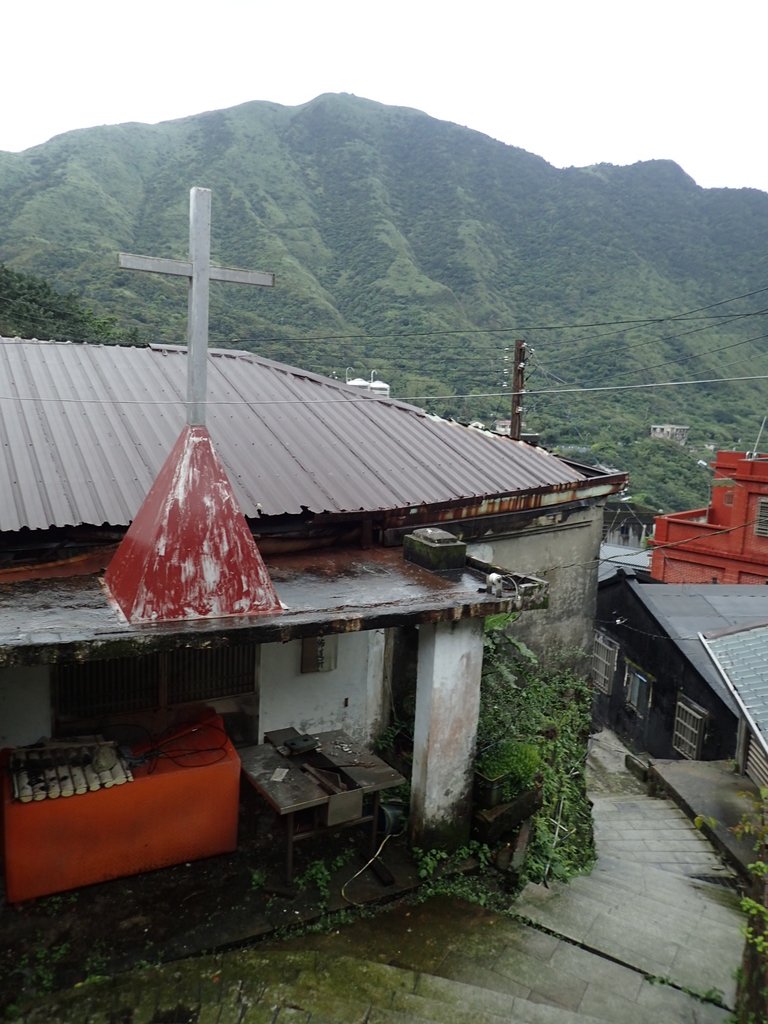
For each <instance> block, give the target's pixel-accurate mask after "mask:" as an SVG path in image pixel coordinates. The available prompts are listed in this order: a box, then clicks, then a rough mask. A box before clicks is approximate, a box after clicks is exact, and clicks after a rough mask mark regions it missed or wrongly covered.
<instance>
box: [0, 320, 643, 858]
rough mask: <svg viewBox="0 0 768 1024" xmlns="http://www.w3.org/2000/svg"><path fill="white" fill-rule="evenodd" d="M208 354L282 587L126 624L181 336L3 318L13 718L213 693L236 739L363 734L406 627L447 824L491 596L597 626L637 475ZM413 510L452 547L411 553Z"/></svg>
mask: <svg viewBox="0 0 768 1024" xmlns="http://www.w3.org/2000/svg"><path fill="white" fill-rule="evenodd" d="M207 364H208V396H207V406H208V415H207V422H208V429H209V432H210V436H211V439H212V441H213V445H214V447H215V449H216V452H217V453H218V457H219V458H220V460H221V463H222V465H223V466H224V468H225V470H226V474H227V476H228V478H229V480H230V482H231V484H232V489H233V492H234V495H235V497H236V500H237V503H238V505H239V508H240V510H241V511H242V514H243V515H244V517H245V520H246V522H247V524H248V527H249V529H250V531H251V533H252V534H253V536H254V538H255V539H256V542H257V546H258V550H259V552H260V553H261V556H262V557H263V559H264V561H265V563H266V566H267V569H268V571H269V576H270V578H271V581H272V583H273V585H274V588H275V591H276V593H277V596H278V598H279V600H280V601H281V602H282V605H283V606H285V607H284V608H283V609H282V610H280V611H275V612H274V613H269V614H265V615H262V616H259V617H256V618H252V617H247V616H240V617H238V616H232V617H230V618H226V619H221V618H218V619H217V618H203V619H200V618H198V619H191V620H189V621H185V622H173V623H169V622H162V621H150V622H145V623H140V624H132V623H128V622H126V621H125V620H124V619H123V618H121V617H120V615H119V613H118V612H117V611H116V609H115V607H114V606H113V604H112V603H111V602H110V600H109V597H108V595H107V593H106V592H105V591H104V590H103V588H102V585H101V582H100V573H101V572H103V570H104V569H105V567H106V566H107V565H108V564H109V562H110V560H111V558H112V555H113V553H114V550H115V547H116V545H117V543H118V542H119V541H120V540H121V538H122V537H123V535H124V533H125V530H126V528H127V527H128V525H129V523H130V522H131V521H132V520H133V519H134V517H135V516H136V514H137V510H138V509H139V508H140V506H141V504H142V502H143V501H144V498H145V496H146V494H147V492H148V491H149V489H150V487H151V486H152V484H153V481H154V480H155V479H156V477H157V475H158V473H159V471H160V468H161V466H162V464H163V462H164V459H165V457H166V455H167V454H168V452H169V451H170V450H171V449H172V448H173V446H174V443H175V441H176V439H177V438H178V436H179V432H180V430H181V428H182V425H183V422H184V408H185V380H186V350H185V349H183V348H177V347H174V346H163V347H160V346H152V347H148V348H121V347H115V346H90V345H73V344H67V343H47V342H39V341H21V340H19V339H2V340H0V396H2V416H1V417H0V433H1V434H2V437H1V440H2V447H3V450H4V452H5V453H6V454H5V457H4V460H3V461H2V462H0V531H1V532H0V709H1V710H2V715H0V722H2V725H1V726H0V731H1V732H2V737H0V739H1V741H2V743H3V744H4V745H8V746H18V745H21V744H26V743H30V742H34V741H35V740H37V739H38V738H39V737H41V736H56V735H61V734H65V733H73V732H81V731H83V730H92V729H96V728H103V727H104V725H105V724H109V725H113V726H114V725H120V726H126V725H128V724H133V725H135V726H137V727H141V728H144V729H147V730H149V731H152V732H154V731H157V730H159V729H162V728H165V727H167V726H168V724H169V723H172V722H173V721H174V720H176V719H178V718H179V716H183V715H184V714H186V713H187V711H188V709H189V708H190V707H192V706H199V705H200V704H205V705H207V706H211V707H213V708H214V709H215V710H216V711H217V712H219V713H220V714H221V715H222V716H223V718H224V720H225V722H226V723H227V727H228V730H229V731H230V734H231V736H232V738H233V739H234V740H235V741H236V742H239V743H254V742H258V741H260V740H261V739H262V738H263V737H264V735H265V734H266V733H268V732H270V731H272V730H274V729H279V728H284V727H288V726H293V727H295V728H296V729H297V730H299V731H300V732H310V731H323V730H328V729H334V728H342V729H344V730H345V731H347V732H348V733H349V734H350V735H351V736H353V737H354V738H355V739H356V740H359V741H368V740H370V738H371V737H372V736H373V735H375V733H376V732H377V731H378V730H379V729H380V728H381V727H382V725H383V724H385V722H386V718H387V714H388V710H389V707H390V702H391V691H392V688H393V686H394V685H395V684H396V682H397V679H396V677H397V675H398V673H399V672H402V671H405V669H404V665H405V664H406V662H407V659H405V658H401V657H398V656H397V655H396V653H395V652H396V650H397V651H399V650H401V649H402V645H403V644H405V647H407V648H408V649H409V650H410V651H411V652H412V654H413V663H414V664H415V666H416V667H415V669H414V671H415V677H414V678H413V680H412V683H413V685H414V686H415V690H416V707H417V751H416V752H415V756H414V780H413V782H414V794H415V806H416V808H417V812H418V813H417V818H418V822H419V826H418V827H419V829H420V830H421V832H422V833H423V835H424V837H425V839H426V841H430V837H432V838H434V839H435V840H436V839H437V837H438V835H439V834H440V832H441V829H443V827H444V826H445V823H446V822H449V823H451V824H453V823H454V822H455V819H456V817H457V815H461V813H462V812H465V811H466V804H467V799H468V789H469V777H470V769H471V761H472V756H473V749H472V747H473V737H474V733H473V730H474V726H473V724H472V722H473V715H472V713H471V709H472V708H473V707H474V706H475V705H476V702H477V697H478V692H477V691H478V681H479V674H480V669H481V664H482V621H483V618H484V617H485V616H486V615H488V614H493V613H496V612H498V611H513V610H514V611H517V612H519V613H520V619H519V622H518V623H516V626H517V627H518V628H520V629H521V630H527V631H528V635H536V633H537V631H538V634H539V635H540V636H546V637H547V638H548V639H549V640H551V638H552V637H553V636H555V637H557V639H558V640H560V642H562V643H563V644H574V643H575V644H581V646H582V647H584V646H585V645H586V642H587V637H590V636H591V621H592V611H593V608H594V597H595V587H596V579H595V577H596V573H595V565H596V557H597V548H598V544H599V537H600V524H601V518H602V517H601V507H600V506H601V503H602V502H603V501H604V500H605V498H606V497H608V496H610V495H611V494H613V493H616V492H617V491H618V490H620V489H621V487H622V486H623V484H624V482H625V478H624V476H623V474H617V475H613V476H606V475H605V474H600V473H595V472H592V471H590V470H588V469H584V468H582V467H578V466H576V465H574V464H571V463H567V462H564V461H563V460H561V459H558V458H556V457H554V456H552V455H550V454H549V453H548V452H546V451H544V450H542V449H539V448H535V447H533V446H530V445H527V444H524V443H522V442H518V441H514V440H511V439H510V438H504V437H498V436H494V435H491V434H488V433H486V432H483V431H477V430H469V429H468V428H465V427H462V426H460V425H458V424H456V423H451V422H447V421H445V420H440V419H438V418H435V417H432V416H428V415H427V414H426V413H424V412H423V411H422V410H419V409H416V408H414V407H412V406H408V405H405V404H403V403H399V402H394V401H389V400H386V399H383V398H380V397H377V396H375V395H372V394H361V393H360V392H359V391H356V390H355V389H353V388H349V387H347V386H346V385H344V384H340V383H338V382H336V381H332V380H329V379H327V378H323V377H319V376H316V375H313V374H308V373H304V372H302V371H300V370H296V369H293V368H290V367H287V366H283V365H281V364H277V363H274V362H271V361H269V360H265V359H260V358H258V357H256V356H253V355H251V354H249V353H242V352H236V351H233V350H221V351H211V352H209V353H208V356H207ZM424 528H427V531H428V533H427V537H426V540H425V543H426V546H427V547H428V546H429V544H430V543H432V541H433V540H434V542H435V545H436V546H440V545H441V544H444V543H446V541H447V546H448V547H454V549H458V550H460V551H462V552H463V554H462V555H461V565H460V566H454V567H453V568H452V569H451V570H449V571H448V572H447V574H446V573H445V572H443V573H442V574H441V572H437V573H435V572H431V571H429V569H427V568H426V567H425V566H424V565H418V564H414V563H413V562H412V561H411V562H408V561H406V560H404V558H403V549H402V544H403V540H404V538H405V537H406V536H408V535H412V534H413V533H414V531H417V530H419V529H424ZM438 530H439V531H446V534H445V535H444V536H443V537H442V539H440V540H437V539H435V537H436V534H434V535H432V534H430V531H438ZM534 565H537V566H539V567H541V570H542V575H544V576H545V577H547V579H548V581H549V586H548V587H547V584H546V582H544V583H543V582H542V580H540V579H538V578H536V577H537V574H536V573H535V572H534V570H533V568H532V567H533V566H534ZM489 567H493V568H497V569H500V570H501V572H502V573H503V574H504V580H505V583H504V585H503V587H502V589H501V592H500V593H491V592H489V591H488V590H487V589H486V587H485V586H484V583H485V579H486V575H487V572H488V569H489ZM547 589H548V590H549V595H550V598H549V607H548V608H547V609H544V610H535V611H534V610H533V609H536V608H537V607H538V606H539V605H541V604H542V603H544V595H545V593H546V591H547ZM539 615H541V616H542V618H543V619H544V620H545V621H544V622H543V623H542V624H541V625H540V626H538V627H537V626H535V625H533V623H534V622H535V618H536V616H539ZM409 645H410V646H409ZM459 721H461V722H462V728H461V730H460V733H461V736H460V739H459V741H458V742H457V738H456V725H457V722H459ZM465 817H466V815H465Z"/></svg>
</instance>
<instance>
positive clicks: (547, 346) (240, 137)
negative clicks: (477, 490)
mask: <svg viewBox="0 0 768 1024" xmlns="http://www.w3.org/2000/svg"><path fill="white" fill-rule="evenodd" d="M200 182H204V183H205V184H206V185H207V186H209V187H211V188H212V190H213V195H214V207H213V250H214V251H213V257H214V259H215V260H216V261H217V262H219V263H221V264H223V265H229V266H238V265H240V266H246V267H253V268H263V269H271V270H274V271H275V272H276V274H277V282H278V284H277V287H276V288H275V289H253V288H240V289H236V288H231V287H228V286H225V285H215V286H214V287H213V288H212V289H211V342H212V344H213V345H217V346H223V347H226V346H237V347H239V348H245V349H248V350H251V351H255V352H259V353H260V354H262V355H265V356H267V357H271V358H275V359H280V360H283V361H285V362H288V363H293V364H295V365H299V366H302V367H304V368H306V369H308V370H312V371H316V372H319V373H325V374H332V373H334V372H335V373H336V374H337V375H338V376H339V377H340V378H341V379H343V377H344V372H345V369H346V367H348V366H349V367H353V368H354V369H355V372H356V373H360V374H362V375H365V376H367V375H368V373H369V372H370V371H371V370H373V369H376V370H377V371H378V373H379V375H380V376H381V377H382V378H383V379H385V380H387V381H388V382H389V383H390V384H391V385H392V387H393V395H395V396H398V397H403V398H407V397H410V396H414V397H415V396H431V397H428V398H426V399H425V400H424V401H423V403H422V401H421V399H419V402H418V404H424V405H425V407H426V408H428V410H429V411H430V412H434V413H438V414H440V415H449V416H454V417H456V418H459V419H465V420H473V419H480V420H484V421H486V422H488V421H491V420H493V419H494V418H506V415H508V412H509V405H510V399H509V395H508V394H507V393H505V389H504V387H502V384H503V382H504V381H505V374H504V370H505V362H504V357H505V354H507V356H508V355H509V347H510V339H513V338H515V337H517V336H525V337H527V340H528V341H529V342H530V345H531V347H532V348H533V350H534V351H533V353H532V356H531V358H530V360H529V367H528V381H527V384H528V388H529V391H528V393H527V394H526V396H525V403H524V404H525V419H526V427H527V429H529V430H532V431H538V432H540V433H541V435H542V437H543V439H544V441H545V443H547V444H549V445H554V444H559V445H568V444H579V445H583V446H585V447H586V448H587V449H592V448H594V452H593V454H594V456H595V457H596V458H597V459H598V460H599V461H611V462H612V463H614V464H615V465H617V467H618V468H620V469H622V468H629V470H630V471H631V473H632V488H633V491H634V492H635V494H636V495H641V496H645V497H646V498H647V499H648V500H649V501H650V503H651V505H652V506H653V507H655V508H664V509H665V510H669V509H675V508H680V507H682V506H684V505H688V506H690V505H695V504H697V503H698V502H699V500H700V495H701V494H702V493H703V491H704V490H705V487H706V473H700V474H699V475H698V476H697V472H698V471H696V470H694V468H693V467H695V464H696V458H695V457H690V453H688V454H689V458H688V463H687V464H686V465H685V466H683V463H682V462H681V461H680V456H679V455H676V454H675V453H674V452H673V450H672V448H670V447H668V446H666V447H665V446H663V445H660V446H656V447H654V448H652V449H651V448H645V447H644V442H645V439H646V438H647V436H648V429H649V427H650V424H651V423H659V422H675V423H680V422H682V423H687V424H690V425H691V437H692V444H693V445H694V446H700V445H701V444H703V443H705V442H714V443H716V444H718V445H720V446H724V447H730V446H732V445H734V444H737V443H738V442H739V439H748V441H749V442H751V441H752V440H753V439H754V437H755V434H756V429H757V426H758V425H759V421H760V417H761V416H762V413H763V411H764V396H763V388H762V383H761V382H760V381H752V382H746V381H745V382H742V383H738V384H731V385H718V386H708V385H702V386H697V387H685V388H668V389H657V390H643V391H622V392H617V393H613V392H605V393H600V394H597V395H596V394H595V393H594V392H593V391H585V392H584V394H583V395H580V394H578V393H576V394H574V393H570V394H567V395H564V396H557V395H554V394H537V393H536V392H537V391H542V390H543V389H548V388H550V387H552V386H553V385H556V386H562V385H563V384H567V385H573V386H576V387H581V386H583V387H592V386H605V385H615V384H622V385H623V384H637V383H643V384H654V383H658V382H661V381H668V380H670V379H697V378H698V379H705V378H709V377H721V376H740V375H745V376H746V375H754V374H760V373H766V372H768V352H766V351H765V346H764V344H763V342H762V335H761V330H760V328H759V322H758V321H756V320H755V318H754V317H749V316H747V317H745V318H741V317H740V316H739V314H748V313H751V312H752V311H753V310H755V309H756V308H757V303H752V302H751V301H750V300H743V301H741V302H738V303H731V304H729V305H727V306H723V307H722V308H721V309H719V310H718V312H722V313H725V314H727V315H726V316H720V317H713V318H712V320H711V321H708V320H706V319H697V320H696V322H695V324H693V325H691V324H690V323H689V322H687V321H684V320H682V319H666V320H665V319H664V318H673V317H679V314H681V313H682V312H684V311H686V310H694V309H706V307H707V306H708V305H710V304H712V303H715V302H719V301H720V300H723V299H726V298H728V297H729V296H733V295H740V294H747V293H749V292H752V291H756V290H758V289H760V288H762V287H763V286H764V276H765V261H764V251H765V237H766V235H768V196H766V195H765V194H763V193H760V192H757V191H755V190H748V189H743V190H738V189H728V190H725V189H723V190H707V189H701V188H699V187H698V186H696V184H695V183H694V182H693V181H692V180H691V179H690V178H689V177H687V176H686V175H685V174H684V173H683V171H681V169H680V168H678V167H676V166H675V165H674V164H672V163H670V162H666V161H651V162H645V163H640V164H636V165H634V166H632V167H612V166H608V165H600V166H596V167H590V168H583V169H576V168H569V169H566V170H557V169H555V168H554V167H551V166H550V165H549V164H547V163H546V162H545V161H544V160H542V159H540V158H539V157H536V156H533V155H531V154H530V153H526V152H525V151H523V150H521V149H517V148H515V147H512V146H506V145H503V144H502V143H499V142H496V141H495V140H493V139H490V138H487V137H485V136H483V135H480V134H479V133H477V132H473V131H470V130H468V129H465V128H461V127H459V126H457V125H453V124H448V123H445V122H440V121H436V120H434V119H432V118H430V117H427V116H426V115H424V114H420V113H419V112H417V111H412V110H405V109H402V108H396V107H386V106H383V105H381V104H378V103H373V102H370V101H368V100H363V99H359V98H357V97H354V96H346V95H339V96H333V95H326V96H320V97H318V98H317V99H315V100H314V101H312V102H311V103H306V104H303V105H302V106H299V107H282V106H279V105H277V104H273V103H258V102H257V103H247V104H242V105H240V106H238V107H235V108H232V109H230V110H223V111H212V112H208V113H205V114H200V115H198V116H196V117H189V118H185V119H183V120H182V121H175V122H172V123H168V124H163V125H156V126H146V125H121V126H114V127H101V128H93V129H89V130H86V131H79V132H76V133H70V134H66V135H61V136H58V137H57V138H54V139H52V140H51V141H50V142H48V143H46V144H45V145H43V146H37V147H35V148H34V149H32V150H28V151H27V152H24V153H18V154H10V153H9V154H0V203H2V209H3V214H4V215H3V218H2V222H0V252H2V253H3V258H4V259H5V261H6V262H7V264H8V265H9V266H12V267H13V268H14V271H23V272H25V273H33V274H35V275H37V276H38V277H41V278H43V279H44V280H45V281H48V282H50V283H51V284H55V286H56V288H57V289H59V288H60V289H62V290H63V291H67V292H74V293H76V294H77V295H79V296H82V301H83V303H84V304H86V305H87V307H88V308H87V309H86V312H89V311H90V308H92V309H93V311H94V312H93V313H92V314H90V315H89V316H85V318H84V319H82V318H81V319H77V318H75V319H73V320H65V321H64V322H62V321H61V320H60V318H58V317H57V316H54V315H53V312H54V311H51V315H50V316H49V314H48V312H45V313H44V314H43V315H41V314H40V313H39V312H37V311H36V310H33V311H25V309H24V307H23V304H21V305H20V306H18V307H17V308H15V309H14V310H12V312H13V316H12V318H11V320H8V319H6V321H5V323H6V326H5V330H6V331H10V332H12V333H16V332H18V333H21V334H32V335H35V336H38V337H40V336H52V337H71V338H74V339H76V340H80V339H91V340H102V339H106V340H117V338H118V337H119V338H120V340H123V341H125V340H133V341H137V340H138V341H140V342H142V343H147V342H167V343H177V344H178V343H183V342H184V339H185V317H186V295H185V290H184V287H183V282H180V281H173V280H168V279H163V278H161V277H159V276H157V275H151V274H139V273H131V272H127V271H123V270H120V269H119V268H118V267H117V265H116V259H115V254H116V252H117V251H119V250H121V249H124V250H128V251H133V252H146V253H148V254H150V255H155V256H167V257H177V258H183V257H185V256H186V251H187V220H188V218H187V195H188V189H189V187H190V186H191V185H194V184H198V183H200ZM2 296H3V290H2V289H0V309H1V310H3V311H4V312H5V313H6V314H8V312H9V307H8V306H7V305H6V304H5V303H4V302H3V300H2ZM46 301H47V300H46ZM731 314H733V318H731ZM25 317H26V318H25ZM111 318H116V319H117V321H118V322H119V323H120V324H121V325H123V326H122V327H121V329H120V330H119V331H118V330H117V328H116V327H115V324H114V321H113V320H111ZM643 321H646V322H643ZM648 321H650V322H648ZM591 324H595V325H602V326H594V327H591V326H589V325H591ZM552 325H563V326H562V327H559V328H558V330H552V329H551V327H552ZM569 325H570V326H569ZM579 325H585V326H579ZM113 328H114V330H113ZM542 328H547V329H542ZM752 339H754V340H752ZM506 366H507V368H508V363H507V364H506ZM507 385H508V382H507ZM507 390H508V387H507ZM466 396H470V397H466ZM743 443H745V446H747V443H746V442H743ZM636 445H641V447H640V448H637V449H636V447H635V446H636Z"/></svg>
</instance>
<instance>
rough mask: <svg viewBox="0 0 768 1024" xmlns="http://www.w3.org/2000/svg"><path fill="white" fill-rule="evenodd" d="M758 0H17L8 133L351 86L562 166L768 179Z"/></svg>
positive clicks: (734, 182)
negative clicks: (673, 168) (649, 163)
mask: <svg viewBox="0 0 768 1024" xmlns="http://www.w3.org/2000/svg"><path fill="white" fill-rule="evenodd" d="M766 29H768V4H766V2H765V0H728V2H727V3H726V2H725V0H643V2H642V3H641V2H638V0H473V2H464V3H457V2H452V0H440V2H437V0H406V2H403V0H389V2H387V3H382V2H378V0H293V2H292V0H269V2H260V0H217V2H214V3H207V4H206V3H199V2H195V0H188V2H186V3H182V2H179V0H152V2H147V0H132V2H130V3H109V2H107V0H37V2H35V3H24V2H23V0H6V2H5V3H4V4H3V12H2V31H3V38H4V46H3V67H2V72H3V83H4V84H3V99H2V116H1V117H0V150H13V151H17V150H22V149H26V148H28V147H30V146H35V145H37V144H39V143H42V142H45V141H46V140H48V139H49V138H51V137H52V136H54V135H58V134H60V133H61V132H65V131H69V130H71V129H75V128H86V127H91V126H93V125H99V124H118V123H121V122H124V121H143V122H149V123H156V122H158V121H164V120H168V119H171V118H177V117H185V116H188V115H190V114H196V113H200V112H201V111H204V110H215V109H219V108H223V107H229V106H234V105H235V104H238V103H244V102H247V101H249V100H270V101H274V102H277V103H282V104H286V105H291V106H292V105H295V104H299V103H306V102H307V101H308V100H311V99H313V98H314V97H315V96H318V95H320V94H321V93H324V92H349V93H354V94H355V95H357V96H364V97H366V98H368V99H373V100H378V101H380V102H382V103H387V104H396V105H402V106H408V107H414V108H416V109H418V110H423V111H425V112H426V113H428V114H431V115H432V116H434V117H438V118H441V119H444V120H447V121H454V122H456V123H458V124H462V125H466V126H467V127H470V128H474V129H476V130H478V131H481V132H484V133H485V134H487V135H490V136H492V137H494V138H496V139H501V140H502V141H503V142H507V143H510V144H512V145H515V146H521V147H522V148H524V149H527V150H529V151H530V152H532V153H536V154H538V155H539V156H543V157H544V158H545V159H546V160H548V161H549V162H550V163H552V164H554V165H555V166H558V167H563V166H570V165H577V166H582V165H585V164H593V163H598V162H609V163H614V164H627V163H633V162H634V161H636V160H648V159H658V158H666V159H671V160H674V161H675V162H676V163H678V164H680V165H681V167H683V169H684V170H685V171H687V173H688V174H690V175H691V177H693V178H694V179H695V181H696V182H698V184H699V185H702V186H705V187H721V186H727V187H733V188H739V187H744V186H747V187H752V188H759V189H763V190H764V191H768V141H766V130H765V129H766V85H765V81H766V74H767V68H766V63H767V61H766V45H767V44H766Z"/></svg>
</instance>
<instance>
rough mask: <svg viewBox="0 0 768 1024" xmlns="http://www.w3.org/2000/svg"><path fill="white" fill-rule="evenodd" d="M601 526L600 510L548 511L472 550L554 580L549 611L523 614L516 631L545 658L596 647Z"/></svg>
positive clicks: (488, 559) (474, 545) (472, 546)
mask: <svg viewBox="0 0 768 1024" xmlns="http://www.w3.org/2000/svg"><path fill="white" fill-rule="evenodd" d="M602 522H603V512H602V508H601V507H599V506H593V507H590V508H586V509H576V510H573V511H570V512H568V511H565V512H551V513H550V512H546V513H542V515H540V516H538V517H537V518H536V519H534V520H531V521H529V522H528V523H527V524H526V525H525V526H524V527H522V528H521V529H520V530H518V531H516V532H515V533H509V534H506V535H504V536H498V537H491V538H488V539H487V540H485V541H484V542H483V543H481V544H478V543H471V544H469V546H468V553H469V554H471V555H474V556H475V557H476V558H481V559H482V560H483V561H486V562H491V563H493V564H495V565H500V566H502V567H503V568H505V569H510V570H513V571H516V572H529V573H532V574H533V575H535V576H540V577H542V578H543V579H545V580H548V581H549V588H550V589H549V607H548V608H546V609H540V610H538V611H530V612H523V613H522V614H521V616H520V618H519V619H518V620H517V622H516V623H515V624H514V627H513V632H514V635H515V636H516V637H517V638H518V639H520V640H522V641H524V642H525V643H526V644H528V646H529V647H530V648H531V649H532V650H534V651H535V652H536V653H537V654H538V655H539V656H540V657H541V658H546V655H547V654H548V653H553V652H554V651H555V650H556V649H563V650H565V651H566V652H568V653H569V654H570V653H573V654H574V655H576V654H577V652H580V651H583V652H589V651H591V649H592V630H593V628H594V625H593V620H594V615H595V602H596V595H597V558H598V555H599V551H600V538H601V534H602ZM573 660H578V659H577V658H576V657H574V659H573Z"/></svg>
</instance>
